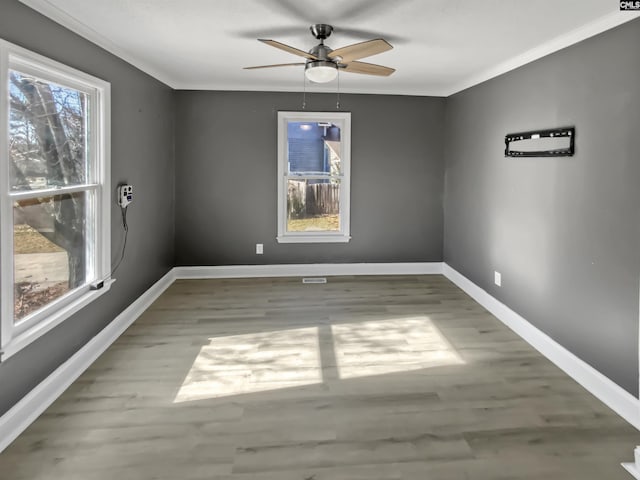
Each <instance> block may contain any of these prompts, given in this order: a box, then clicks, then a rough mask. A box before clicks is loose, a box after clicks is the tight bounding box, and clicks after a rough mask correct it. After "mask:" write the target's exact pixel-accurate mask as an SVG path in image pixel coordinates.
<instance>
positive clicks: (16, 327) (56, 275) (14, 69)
mask: <svg viewBox="0 0 640 480" xmlns="http://www.w3.org/2000/svg"><path fill="white" fill-rule="evenodd" d="M0 87H1V88H0V91H2V92H3V94H2V98H0V110H1V111H0V113H1V116H0V185H1V191H0V193H1V195H2V197H1V199H0V227H1V231H2V233H1V234H0V267H1V269H0V270H1V275H0V296H1V305H2V306H1V314H2V324H1V325H2V330H1V332H0V342H1V346H2V359H5V358H7V357H8V356H10V355H12V354H13V353H15V352H16V351H18V350H19V349H20V348H22V347H23V346H25V345H26V344H28V343H30V342H31V341H33V340H34V339H35V338H37V337H38V336H40V335H42V334H43V333H44V332H46V331H48V330H50V329H51V328H53V327H54V326H55V325H57V324H59V323H60V322H61V321H63V320H64V319H65V318H67V317H68V316H69V315H71V314H73V313H74V312H75V311H77V310H78V309H80V308H82V306H84V305H85V304H87V303H88V302H89V301H91V300H92V299H93V298H95V297H96V296H98V295H100V294H102V293H104V291H106V290H107V289H108V285H109V282H108V281H107V280H108V277H109V274H110V250H109V243H110V242H109V224H110V206H109V198H110V195H109V155H108V147H107V139H108V126H109V118H108V113H109V111H108V109H109V84H108V83H106V82H103V81H101V80H99V79H96V78H93V77H91V76H89V75H86V74H84V73H82V72H78V71H76V70H74V69H72V68H69V67H66V66H64V65H62V64H59V63H57V62H54V61H52V60H49V59H47V58H44V57H42V56H40V55H37V54H34V53H32V52H29V51H27V50H24V49H22V48H20V47H17V46H15V45H12V44H10V43H7V42H4V41H2V40H0ZM92 287H93V290H92Z"/></svg>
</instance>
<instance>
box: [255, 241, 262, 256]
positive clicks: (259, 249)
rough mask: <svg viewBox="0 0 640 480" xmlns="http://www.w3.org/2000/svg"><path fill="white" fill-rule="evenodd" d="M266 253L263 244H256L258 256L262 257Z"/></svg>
mask: <svg viewBox="0 0 640 480" xmlns="http://www.w3.org/2000/svg"><path fill="white" fill-rule="evenodd" d="M263 253H264V246H263V245H262V244H261V243H256V255H262V254H263Z"/></svg>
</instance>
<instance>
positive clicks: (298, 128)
mask: <svg viewBox="0 0 640 480" xmlns="http://www.w3.org/2000/svg"><path fill="white" fill-rule="evenodd" d="M287 147H288V148H287V152H288V155H289V157H288V159H287V161H288V168H289V173H317V174H318V173H319V174H326V175H340V174H341V173H342V172H341V170H340V168H341V166H340V127H338V126H337V125H335V124H333V123H330V122H288V123H287Z"/></svg>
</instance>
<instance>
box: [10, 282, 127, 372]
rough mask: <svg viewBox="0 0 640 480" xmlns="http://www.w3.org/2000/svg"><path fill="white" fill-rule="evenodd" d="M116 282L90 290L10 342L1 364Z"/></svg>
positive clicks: (106, 283)
mask: <svg viewBox="0 0 640 480" xmlns="http://www.w3.org/2000/svg"><path fill="white" fill-rule="evenodd" d="M114 282H115V279H109V280H105V281H104V286H103V287H102V288H100V289H99V290H89V291H88V292H87V293H85V294H84V295H82V296H80V297H79V298H77V299H75V300H74V301H72V302H70V303H69V304H67V305H65V306H64V307H62V308H60V309H57V310H55V311H54V312H53V313H52V314H51V315H49V316H48V317H47V318H46V319H45V320H43V321H41V322H38V323H37V324H36V325H34V326H33V327H31V328H29V329H28V330H26V331H24V332H22V333H20V334H18V335H16V336H15V337H14V338H12V339H11V340H10V341H9V343H8V344H7V345H5V346H4V347H3V349H2V352H1V354H0V362H3V361H5V360H6V359H7V358H10V357H12V356H13V355H15V354H16V353H18V352H19V351H20V350H22V349H23V348H25V347H26V346H27V345H29V344H30V343H32V342H34V341H35V340H37V339H38V338H40V337H41V336H43V335H44V334H46V333H47V332H49V331H51V330H53V329H54V328H55V327H57V326H58V325H60V324H61V323H62V322H64V321H65V320H66V319H67V318H69V317H70V316H71V315H73V314H74V313H76V312H78V311H80V310H81V309H83V308H84V307H86V306H87V305H89V304H90V303H91V302H93V301H94V300H96V299H98V298H99V297H101V296H102V295H104V294H105V293H107V292H108V291H109V289H110V288H111V284H113V283H114Z"/></svg>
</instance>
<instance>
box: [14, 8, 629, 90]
mask: <svg viewBox="0 0 640 480" xmlns="http://www.w3.org/2000/svg"><path fill="white" fill-rule="evenodd" d="M21 1H22V2H23V3H25V4H27V5H29V6H31V7H32V8H34V9H36V10H38V11H40V12H41V13H43V14H44V15H46V16H48V17H50V18H52V19H53V20H55V21H57V22H59V23H61V24H62V25H64V26H66V27H68V28H70V29H71V30H74V31H75V32H77V33H79V34H80V35H83V36H84V37H86V38H88V39H89V40H91V41H93V42H95V43H97V44H99V45H101V46H102V47H104V48H106V49H107V50H109V51H111V52H112V53H114V54H116V55H118V56H120V57H122V58H123V59H125V60H127V61H128V62H130V63H132V64H133V65H135V66H137V67H138V68H140V69H141V70H143V71H145V72H147V73H149V74H150V75H152V76H154V77H156V78H157V79H159V80H161V81H163V82H164V83H166V84H168V85H170V86H171V87H173V88H176V89H207V90H263V91H301V90H302V89H303V68H302V67H285V68H276V69H261V70H243V69H242V67H245V66H252V65H265V64H274V63H289V62H298V61H303V60H304V59H301V58H300V57H296V56H294V55H291V54H288V53H286V52H284V51H281V50H278V49H275V48H273V47H270V46H267V45H265V44H262V43H260V42H258V41H256V38H268V39H273V40H278V41H280V42H283V43H286V44H289V45H292V46H294V47H297V48H300V49H302V50H309V49H310V48H311V47H312V46H314V45H315V44H317V43H318V42H317V40H316V39H315V38H313V37H312V36H311V33H310V32H309V26H310V25H311V24H313V23H329V24H331V25H333V26H334V27H335V31H334V33H333V35H332V36H331V37H330V38H329V39H328V40H327V42H326V43H327V44H328V45H329V46H331V47H332V48H333V49H336V48H338V47H341V46H344V45H348V44H351V43H356V42H361V41H364V40H369V39H371V38H376V37H382V38H385V39H387V40H388V41H389V42H390V43H391V44H393V45H394V47H395V48H394V49H393V50H391V51H388V52H385V53H382V54H379V55H376V56H373V57H369V58H366V59H363V60H364V61H366V62H370V63H378V64H381V65H386V66H389V67H393V68H395V69H397V71H396V72H395V73H394V74H393V75H392V76H390V77H386V78H385V77H370V76H365V75H357V74H349V73H342V74H341V75H340V91H342V92H352V93H386V94H403V95H437V96H447V95H450V94H452V93H455V92H457V91H460V90H462V89H464V88H467V87H469V86H472V85H475V84H477V83H480V82H481V81H484V80H487V79H489V78H492V77H494V76H496V75H499V74H501V73H504V72H506V71H509V70H511V69H513V68H516V67H518V66H520V65H523V64H525V63H528V62H530V61H533V60H535V59H537V58H540V57H542V56H544V55H547V54H549V53H551V52H553V51H556V50H559V49H560V48H563V47H566V46H568V45H571V44H573V43H576V42H578V41H580V40H583V39H585V38H588V37H590V36H593V35H596V34H598V33H600V32H602V31H604V30H608V29H610V28H612V27H614V26H616V25H619V24H621V23H624V22H626V21H628V20H631V19H633V18H636V17H638V14H637V13H631V12H620V11H618V1H617V0H315V1H310V0H107V1H105V0H21ZM336 88H337V82H336V81H334V82H331V83H328V84H323V85H315V84H307V90H308V91H329V92H333V91H336Z"/></svg>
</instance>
